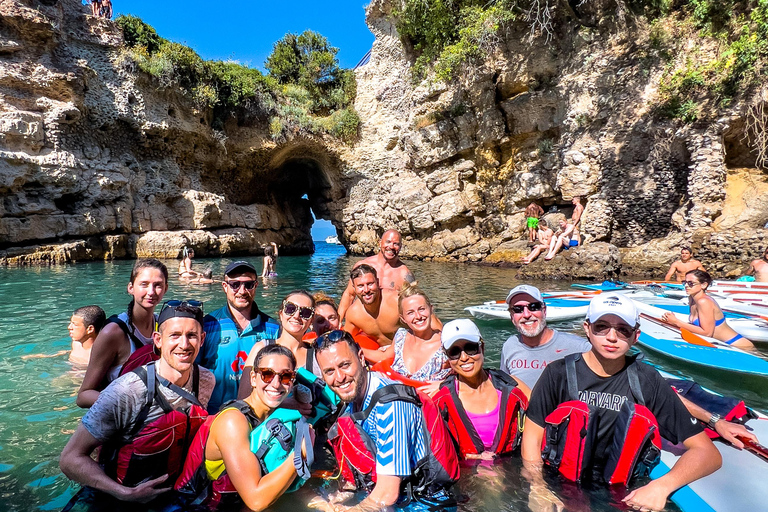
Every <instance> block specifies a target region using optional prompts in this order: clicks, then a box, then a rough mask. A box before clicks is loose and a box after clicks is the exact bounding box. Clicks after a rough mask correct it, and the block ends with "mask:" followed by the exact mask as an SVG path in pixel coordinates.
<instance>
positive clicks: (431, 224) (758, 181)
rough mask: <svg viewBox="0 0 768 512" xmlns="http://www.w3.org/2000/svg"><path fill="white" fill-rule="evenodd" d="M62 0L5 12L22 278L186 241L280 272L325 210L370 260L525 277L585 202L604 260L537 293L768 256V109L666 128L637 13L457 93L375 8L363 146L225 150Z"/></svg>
mask: <svg viewBox="0 0 768 512" xmlns="http://www.w3.org/2000/svg"><path fill="white" fill-rule="evenodd" d="M46 3H47V4H53V5H45V4H41V3H39V2H34V1H32V0H29V1H20V0H17V1H10V0H3V1H0V14H2V16H3V18H2V25H0V191H1V192H2V195H3V202H2V205H1V206H0V261H2V262H3V263H6V264H13V263H27V262H39V261H73V260H80V259H96V258H112V257H133V256H137V255H157V256H164V257H176V256H177V255H178V254H179V252H180V250H181V247H182V246H183V245H184V244H190V245H192V246H194V247H195V249H196V250H197V253H198V254H199V255H215V254H235V253H259V252H260V250H261V249H260V247H261V245H262V244H263V243H265V242H267V241H269V240H275V241H277V242H278V243H280V244H281V245H284V246H286V247H287V248H288V251H289V252H290V251H294V252H306V251H309V250H311V240H310V235H309V228H310V225H311V222H312V218H311V214H310V210H311V211H313V212H314V214H315V216H316V217H318V218H326V219H330V220H331V221H332V222H333V223H334V224H335V226H336V227H337V229H338V231H339V234H340V239H341V241H342V242H343V243H344V244H345V246H346V247H347V248H348V250H349V251H350V252H351V253H353V254H367V253H371V252H373V251H375V250H376V243H377V239H378V236H379V235H380V234H381V233H382V232H383V230H385V229H388V228H391V227H395V228H397V229H399V230H400V231H401V233H403V235H404V238H405V248H404V251H403V254H404V255H405V256H407V257H413V258H421V259H427V260H455V261H462V262H464V261H467V262H486V263H490V264H513V265H515V264H516V263H515V262H516V261H517V260H518V259H519V258H520V257H521V256H522V255H524V254H525V253H527V251H528V248H527V246H526V243H525V240H524V238H523V227H524V214H523V208H524V207H525V206H526V205H527V204H528V203H530V202H531V201H538V202H539V203H540V204H542V205H543V206H545V208H547V209H556V210H559V211H560V212H562V213H565V214H569V213H570V209H569V203H570V199H571V198H572V197H573V196H576V195H578V196H582V197H584V198H585V200H586V211H585V213H584V217H583V234H584V235H585V240H586V242H587V243H586V245H585V246H584V247H583V248H578V249H576V250H575V251H573V250H572V251H570V252H568V253H567V254H566V255H564V256H558V258H555V260H553V262H550V263H544V262H543V261H542V262H538V261H537V262H534V263H533V264H532V265H530V266H528V267H526V268H523V269H521V276H544V275H548V276H557V277H602V276H604V275H606V276H616V275H618V274H619V273H622V272H623V273H629V274H634V275H640V274H643V273H646V272H648V273H655V274H656V275H658V274H659V271H660V269H662V268H664V269H665V268H666V265H668V264H669V262H670V261H671V260H672V259H673V258H674V257H675V255H676V254H677V252H678V250H677V248H678V247H679V245H680V244H690V245H693V247H694V250H695V252H697V253H698V255H699V256H701V257H702V258H703V259H704V261H705V264H707V265H709V266H710V267H712V268H713V269H715V270H716V271H717V272H718V273H720V274H727V273H729V272H731V273H733V272H737V271H738V269H741V268H743V266H744V263H745V262H746V261H747V260H749V259H751V258H753V257H756V256H757V254H758V251H760V250H761V248H762V247H763V246H765V245H766V243H768V231H766V230H765V229H764V226H765V225H766V222H768V200H766V199H768V175H766V172H765V171H764V170H761V169H759V168H758V160H757V158H756V155H755V151H754V147H752V146H751V145H750V140H751V139H750V136H749V134H748V130H747V127H748V126H749V122H748V119H747V112H748V109H749V108H750V106H753V105H754V104H755V102H759V101H761V99H760V98H761V97H760V96H759V95H758V96H757V97H756V96H755V95H752V96H750V97H748V98H741V99H739V101H736V102H734V103H732V104H731V105H730V106H728V107H727V108H726V107H718V108H719V110H718V111H717V112H716V115H713V116H710V117H709V118H710V119H711V121H706V122H705V121H701V122H698V123H692V124H691V123H689V124H684V123H681V122H679V121H673V120H665V119H663V118H662V117H660V116H659V115H658V114H657V112H656V105H657V104H658V101H659V94H660V93H659V83H660V81H661V77H662V74H663V73H665V72H666V70H667V69H668V66H669V65H670V64H664V63H654V62H653V61H652V60H649V58H648V55H647V52H645V53H644V51H643V49H644V48H647V47H648V45H649V43H648V39H649V34H650V29H649V26H648V25H647V23H644V22H643V19H642V18H640V19H634V18H632V19H627V17H621V16H616V13H615V12H614V11H615V9H616V5H621V2H618V3H616V2H608V1H605V2H600V1H597V0H592V1H591V2H582V4H587V7H584V8H583V12H582V13H580V14H581V15H582V16H584V17H586V18H590V19H594V20H595V23H594V24H593V28H589V27H586V26H585V24H584V23H576V22H573V21H572V20H568V19H564V20H561V22H560V23H558V24H557V27H558V28H557V30H558V33H557V34H556V37H555V38H554V39H553V40H551V41H549V40H546V38H545V36H544V35H539V34H535V33H534V34H532V33H531V31H530V27H529V26H528V25H525V24H520V23H518V24H515V23H513V24H511V25H510V26H509V27H508V28H507V29H505V30H504V31H503V33H502V34H501V36H500V38H499V41H498V42H497V43H496V44H495V45H494V46H493V47H492V48H491V50H490V51H489V54H488V57H487V58H486V59H484V60H481V61H477V62H473V63H472V65H471V66H467V67H466V69H465V70H463V72H462V73H460V74H459V78H457V79H455V80H454V81H451V82H450V83H445V82H440V81H437V80H434V79H430V78H427V79H426V80H424V81H422V82H415V81H414V79H413V74H412V64H413V61H414V55H413V52H412V50H411V49H410V48H409V47H407V45H405V44H404V43H403V41H402V39H401V37H400V35H399V34H398V31H397V28H396V20H395V18H394V17H393V15H392V3H391V1H390V0H374V1H373V2H372V3H371V4H370V5H369V7H368V11H367V12H368V24H369V27H370V28H371V30H372V31H373V33H374V35H375V36H376V40H375V42H374V45H373V49H372V52H371V58H370V61H369V63H368V64H366V65H365V66H362V67H360V68H359V69H358V70H357V72H356V75H357V81H358V86H357V91H358V93H357V99H356V101H355V108H356V110H357V112H358V114H359V116H360V118H361V121H362V123H361V128H360V133H359V138H358V139H357V140H356V141H355V142H354V143H353V144H352V145H346V144H343V143H341V142H339V141H337V140H335V139H332V138H330V137H320V136H314V137H310V136H306V135H299V134H296V135H291V134H288V135H287V136H283V137H281V138H280V139H278V140H275V139H273V138H271V137H270V135H269V133H268V130H267V127H266V126H265V123H264V122H263V121H260V120H258V119H256V120H255V121H250V122H243V121H242V120H241V119H232V120H230V122H228V123H226V125H225V127H224V130H223V131H222V132H216V131H214V130H212V129H211V128H210V127H209V126H210V123H209V121H210V119H209V118H208V117H207V116H209V115H210V114H209V113H206V112H204V111H203V112H201V111H198V110H196V109H195V107H194V106H193V105H192V103H191V102H190V101H189V99H188V98H187V97H186V96H185V95H184V94H182V93H181V92H180V91H179V90H176V89H173V88H162V87H158V86H157V84H155V83H154V82H152V80H150V79H149V78H148V77H146V76H144V75H142V74H141V73H140V72H138V71H137V70H136V69H135V67H133V66H131V65H130V62H128V61H127V60H126V59H125V58H124V56H123V51H122V46H121V34H120V31H119V29H117V28H116V27H115V25H114V24H113V23H111V22H108V21H105V20H100V19H94V18H92V17H90V16H86V15H85V10H84V8H82V7H81V6H80V5H79V3H78V2H77V1H76V0H59V1H58V2H56V1H53V0H48V2H46ZM611 6H613V7H611ZM590 9H591V10H590ZM611 9H614V11H611ZM562 16H564V17H566V18H567V15H566V14H563V15H562ZM582 21H583V20H582ZM687 37H690V44H698V43H697V41H696V35H695V34H693V33H689V34H688V36H687ZM671 65H673V66H674V65H676V63H674V62H673V63H672V64H671ZM755 98H757V99H755Z"/></svg>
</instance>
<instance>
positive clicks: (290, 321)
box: [280, 293, 312, 339]
mask: <svg viewBox="0 0 768 512" xmlns="http://www.w3.org/2000/svg"><path fill="white" fill-rule="evenodd" d="M289 302H290V303H293V304H295V305H297V306H298V308H295V311H294V312H293V314H291V315H288V314H287V313H286V312H285V309H286V308H285V305H286V304H287V303H289ZM302 308H310V309H311V308H312V301H311V300H310V299H309V297H307V296H306V295H304V294H303V293H294V294H293V295H289V296H288V297H286V299H285V301H284V302H283V307H282V308H281V309H280V325H281V326H282V328H283V329H284V330H285V331H286V332H288V333H289V334H290V335H291V336H293V337H294V338H297V339H300V338H301V337H302V336H303V335H304V333H306V332H307V330H308V329H309V326H310V325H312V317H311V316H310V317H309V318H306V319H305V318H302V317H301V314H300V311H301V309H302Z"/></svg>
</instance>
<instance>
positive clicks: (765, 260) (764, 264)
mask: <svg viewBox="0 0 768 512" xmlns="http://www.w3.org/2000/svg"><path fill="white" fill-rule="evenodd" d="M747 274H748V275H752V274H754V275H755V281H756V282H758V283H768V247H766V248H765V251H763V257H762V258H760V259H757V260H755V261H753V262H752V263H750V264H749V270H748V271H747Z"/></svg>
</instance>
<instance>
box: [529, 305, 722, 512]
mask: <svg viewBox="0 0 768 512" xmlns="http://www.w3.org/2000/svg"><path fill="white" fill-rule="evenodd" d="M584 331H585V332H586V334H587V337H588V338H589V341H590V343H591V344H592V349H591V350H590V351H589V352H585V353H584V354H574V355H572V356H568V357H566V359H564V360H559V361H554V362H552V363H551V364H549V365H548V366H547V368H546V369H545V370H544V373H543V374H542V375H541V378H540V379H539V381H538V383H537V384H536V387H535V388H534V390H533V393H532V395H531V400H530V404H529V407H528V411H527V418H526V421H525V429H524V431H523V441H522V456H523V461H524V465H525V468H526V470H527V471H528V472H529V475H530V476H529V478H530V479H531V480H532V492H533V488H534V487H535V486H536V483H537V481H538V482H541V480H540V479H541V467H542V466H543V464H542V458H545V462H546V463H547V464H548V465H551V466H555V467H557V468H558V470H559V471H560V473H562V474H563V475H564V476H566V477H567V478H569V479H572V480H582V479H583V480H593V481H595V480H596V481H598V482H600V481H605V482H608V483H618V482H620V483H627V482H628V481H629V479H630V478H631V477H632V475H633V474H634V470H635V469H636V468H637V467H638V465H637V464H636V465H634V467H633V465H632V464H629V465H627V464H624V465H623V466H622V464H623V463H622V461H626V460H627V459H631V460H635V459H633V458H632V455H635V454H637V455H638V457H639V459H640V462H641V463H643V462H647V463H648V466H652V465H653V464H654V460H653V457H652V456H653V453H651V452H653V451H654V450H655V448H654V445H655V447H656V448H659V447H660V439H658V434H659V433H660V434H661V436H662V437H664V438H665V439H667V440H669V441H670V442H673V443H680V442H682V443H683V445H684V446H685V448H686V452H685V453H684V454H683V456H682V457H680V459H679V460H678V461H677V463H676V464H675V465H674V466H673V467H672V469H671V470H670V471H669V473H667V474H666V475H664V476H662V477H660V478H657V479H656V480H653V481H651V482H650V483H648V484H647V485H644V486H642V487H640V488H638V489H635V490H633V491H631V492H630V493H629V494H627V496H626V497H625V498H624V500H623V501H624V502H625V503H626V504H627V505H628V506H630V507H632V508H633V509H636V510H643V511H650V510H661V509H663V508H664V507H665V506H666V503H667V498H668V497H669V495H670V494H671V493H672V492H673V491H675V490H677V489H679V488H680V487H682V486H684V485H687V484H689V483H690V482H693V481H694V480H697V479H699V478H702V477H704V476H706V475H708V474H710V473H712V472H714V471H715V470H717V469H718V468H719V467H720V464H721V461H722V459H721V456H720V453H719V452H718V451H717V449H716V448H715V446H714V445H713V444H712V441H711V440H710V439H709V437H707V435H706V434H705V433H704V432H703V430H702V427H701V426H700V424H699V422H698V421H696V420H695V419H694V418H692V417H691V415H690V414H689V413H688V411H687V410H686V408H685V406H684V405H683V404H682V402H681V401H680V400H679V399H678V397H677V395H676V394H675V392H674V391H673V390H672V388H671V387H670V386H669V384H667V383H666V381H665V380H664V379H663V378H662V377H661V375H659V373H658V372H657V371H656V370H655V369H654V368H653V367H651V366H650V365H646V364H638V363H637V362H635V358H634V357H628V356H627V355H626V354H627V352H628V351H629V349H630V348H631V347H632V345H634V344H635V343H636V342H637V339H638V337H639V335H640V331H639V326H638V313H637V310H636V308H635V306H634V304H633V303H632V301H631V300H630V299H628V298H626V297H623V296H621V295H609V294H603V295H600V296H598V297H596V298H595V299H593V300H592V302H591V303H590V305H589V309H588V311H587V318H586V320H585V321H584ZM567 407H570V408H571V409H570V412H571V416H570V419H569V420H567V421H566V420H565V419H564V418H561V420H562V421H559V420H558V418H559V417H560V416H563V414H562V412H563V408H567ZM577 420H578V421H583V427H579V425H580V423H577ZM640 420H643V421H647V423H646V425H647V428H646V430H647V432H648V436H649V437H647V438H643V437H642V436H640V437H638V436H633V435H631V432H633V431H632V429H630V428H626V429H625V428H623V426H625V424H626V425H630V424H631V425H634V424H635V422H639V421H640ZM656 425H657V428H655V430H654V428H653V427H655V426H656ZM574 426H576V427H579V430H580V433H584V432H586V435H580V433H576V435H575V436H571V435H570V434H571V431H572V430H574V429H571V428H569V427H574ZM624 432H629V433H628V434H627V435H626V436H625V437H624V438H623V439H614V438H615V437H616V436H617V435H621V434H622V433H624ZM545 439H546V443H545V444H544V445H542V441H544V440H545ZM617 440H618V443H617V444H614V441H617ZM558 441H563V442H562V443H561V444H560V446H555V444H557V443H558ZM650 441H653V443H651V442H650ZM579 443H581V444H579ZM574 445H579V446H574ZM617 446H618V447H619V452H618V453H614V452H616V451H617V450H615V449H613V447H617ZM574 449H575V450H574ZM633 450H634V453H631V454H629V457H626V455H628V454H627V453H625V452H629V451H633ZM577 452H578V454H577V455H576V456H575V457H572V455H573V454H574V453H577ZM649 455H650V456H649ZM656 456H658V451H656ZM655 462H658V459H657V458H656V461H655ZM566 466H567V467H566ZM620 469H621V470H622V471H623V472H624V474H623V475H618V476H617V472H619V470H620Z"/></svg>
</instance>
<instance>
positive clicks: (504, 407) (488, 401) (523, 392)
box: [434, 319, 531, 460]
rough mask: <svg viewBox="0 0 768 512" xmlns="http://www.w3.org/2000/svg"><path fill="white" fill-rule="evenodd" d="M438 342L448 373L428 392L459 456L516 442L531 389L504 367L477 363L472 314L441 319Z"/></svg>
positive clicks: (480, 350) (484, 453) (492, 452)
mask: <svg viewBox="0 0 768 512" xmlns="http://www.w3.org/2000/svg"><path fill="white" fill-rule="evenodd" d="M442 346H443V350H444V353H445V355H446V357H447V358H448V361H449V362H450V365H451V369H452V370H453V373H454V375H451V376H449V377H448V378H447V379H446V380H445V381H443V383H442V384H441V385H440V389H439V390H438V392H437V394H436V395H435V397H434V398H435V401H436V402H437V405H438V407H439V408H440V410H441V412H442V413H443V417H445V418H447V422H448V430H449V431H450V433H451V436H452V437H453V439H454V442H455V443H456V445H457V447H458V450H457V451H458V453H459V456H461V457H462V458H464V459H485V460H490V459H493V458H494V457H496V456H497V455H502V454H505V453H509V452H511V451H512V450H514V449H515V448H517V447H518V446H519V445H520V440H521V432H522V426H523V417H524V415H525V409H526V408H527V407H528V396H529V395H530V394H531V390H530V389H529V388H528V386H526V385H525V384H524V383H523V382H521V381H518V380H516V379H515V378H514V377H510V376H509V375H507V374H506V373H504V372H501V371H499V370H491V369H488V368H483V363H484V362H485V355H484V345H483V338H482V336H481V335H480V331H479V330H478V328H477V326H476V325H475V324H474V322H472V320H468V319H459V320H453V321H451V322H448V323H447V324H445V326H444V327H443V332H442Z"/></svg>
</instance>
